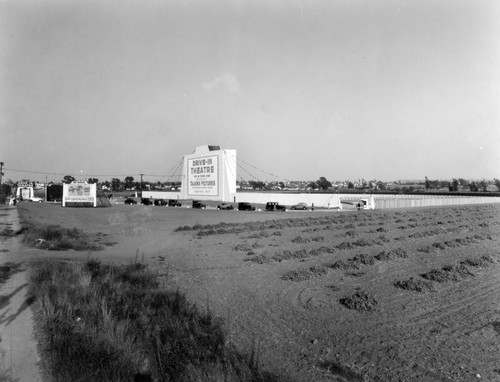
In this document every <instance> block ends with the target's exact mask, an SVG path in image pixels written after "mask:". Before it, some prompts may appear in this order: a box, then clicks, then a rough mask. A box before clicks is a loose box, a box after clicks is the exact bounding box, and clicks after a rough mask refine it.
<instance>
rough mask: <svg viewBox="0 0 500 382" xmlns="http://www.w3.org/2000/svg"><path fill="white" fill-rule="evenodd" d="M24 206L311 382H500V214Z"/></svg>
mask: <svg viewBox="0 0 500 382" xmlns="http://www.w3.org/2000/svg"><path fill="white" fill-rule="evenodd" d="M20 208H26V211H25V216H26V217H27V218H29V219H30V220H32V221H35V222H40V223H43V224H61V225H64V226H67V227H68V228H72V227H77V228H80V229H82V230H84V231H86V232H89V233H95V234H97V233H101V235H99V237H100V239H99V240H101V242H104V244H105V249H104V250H102V251H99V252H95V253H93V254H92V256H94V255H95V256H97V257H99V258H101V259H103V260H110V261H120V262H122V261H130V260H131V259H134V258H135V257H136V255H138V256H139V257H140V258H144V260H145V261H147V262H148V263H150V264H151V266H152V267H153V268H155V269H157V270H158V272H159V273H160V274H161V275H163V276H165V277H164V278H165V280H166V281H165V284H166V285H167V286H172V287H175V288H179V289H180V290H182V291H183V292H185V293H186V294H187V296H188V298H189V299H190V300H191V301H192V302H193V303H196V304H197V305H199V306H200V307H207V306H208V307H209V308H210V309H212V310H213V311H214V312H215V313H216V315H218V316H220V317H221V318H223V319H224V320H225V321H226V323H227V325H228V332H229V338H228V340H229V341H231V342H234V343H235V344H237V346H238V347H240V348H241V349H247V351H249V350H250V349H251V348H252V346H253V347H254V348H255V349H256V350H257V351H258V352H259V354H260V360H261V364H262V365H263V367H264V368H268V369H270V370H276V371H286V372H287V373H290V374H291V375H293V376H295V377H296V378H297V380H299V381H304V380H309V381H473V380H486V381H500V364H499V361H498V360H499V359H500V241H499V239H500V206H499V205H494V206H492V205H481V206H460V207H446V208H433V209H427V208H426V209H413V210H392V211H390V210H374V211H359V212H316V211H315V212H311V211H308V212H286V213H266V212H237V211H213V210H192V209H184V208H182V209H175V208H167V207H144V206H125V205H122V206H113V207H111V208H101V209H71V208H66V209H64V208H61V207H59V206H56V205H49V204H43V203H42V204H37V203H30V204H27V203H25V207H22V206H21V207H20ZM220 223H224V224H220ZM196 225H198V226H196ZM206 225H215V226H212V227H207V226H206ZM178 227H184V228H183V229H182V230H178V231H176V229H177V228H178ZM193 227H194V229H193ZM102 233H104V234H105V235H104V236H103V235H102ZM103 237H104V239H103ZM33 254H34V255H35V256H59V257H64V258H86V257H87V254H86V253H79V252H72V251H69V252H51V251H41V250H40V251H34V252H33Z"/></svg>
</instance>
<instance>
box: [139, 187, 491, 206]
mask: <svg viewBox="0 0 500 382" xmlns="http://www.w3.org/2000/svg"><path fill="white" fill-rule="evenodd" d="M143 197H144V198H150V197H152V198H153V199H182V197H181V193H180V192H175V191H143ZM371 197H372V195H370V194H309V193H300V194H299V193H297V194H296V193H278V192H276V193H272V192H265V193H264V192H237V193H234V194H232V195H231V199H230V200H228V201H230V202H232V203H234V202H236V203H239V202H248V203H254V204H265V203H267V202H278V203H280V204H283V205H286V206H287V207H290V206H292V205H294V204H297V203H300V202H304V203H306V204H307V205H308V207H311V205H312V203H314V207H323V208H328V207H330V208H339V206H340V205H341V201H342V200H344V201H354V200H359V199H371ZM191 199H192V198H191ZM191 199H190V200H191ZM198 199H199V200H211V199H208V198H201V197H200V198H198ZM373 200H374V204H375V209H385V208H411V207H432V206H449V205H464V204H491V203H500V197H485V196H459V195H388V194H374V195H373Z"/></svg>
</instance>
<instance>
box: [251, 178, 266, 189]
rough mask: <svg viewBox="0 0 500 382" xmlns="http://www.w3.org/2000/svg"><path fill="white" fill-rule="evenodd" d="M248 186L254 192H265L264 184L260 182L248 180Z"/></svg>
mask: <svg viewBox="0 0 500 382" xmlns="http://www.w3.org/2000/svg"><path fill="white" fill-rule="evenodd" d="M248 184H249V185H250V187H252V189H254V190H265V189H266V184H265V183H264V182H263V181H261V180H250V181H249V182H248Z"/></svg>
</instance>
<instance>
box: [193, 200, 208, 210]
mask: <svg viewBox="0 0 500 382" xmlns="http://www.w3.org/2000/svg"><path fill="white" fill-rule="evenodd" d="M193 208H201V209H205V208H207V205H206V204H203V203H202V202H200V201H199V200H193Z"/></svg>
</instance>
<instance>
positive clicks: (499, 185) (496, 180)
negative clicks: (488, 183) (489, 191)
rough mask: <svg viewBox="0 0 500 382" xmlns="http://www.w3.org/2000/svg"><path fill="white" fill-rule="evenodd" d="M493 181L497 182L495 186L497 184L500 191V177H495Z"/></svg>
mask: <svg viewBox="0 0 500 382" xmlns="http://www.w3.org/2000/svg"><path fill="white" fill-rule="evenodd" d="M493 182H494V183H495V186H497V188H498V191H500V180H499V179H497V178H494V179H493Z"/></svg>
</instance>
